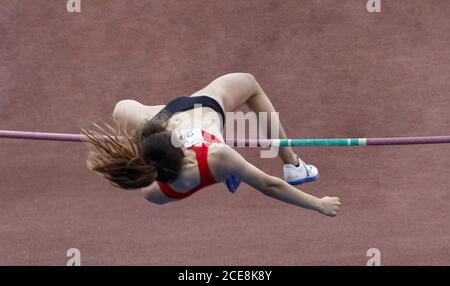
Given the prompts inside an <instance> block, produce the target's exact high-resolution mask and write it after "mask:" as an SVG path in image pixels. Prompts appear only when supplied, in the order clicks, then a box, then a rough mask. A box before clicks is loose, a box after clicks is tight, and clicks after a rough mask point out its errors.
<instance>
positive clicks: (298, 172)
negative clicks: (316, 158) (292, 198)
mask: <svg viewBox="0 0 450 286" xmlns="http://www.w3.org/2000/svg"><path fill="white" fill-rule="evenodd" d="M298 161H299V162H298V166H295V165H293V164H285V165H283V172H284V180H285V181H286V182H288V183H289V184H291V185H301V184H304V183H308V182H313V181H315V180H317V179H318V178H319V170H317V168H316V167H315V166H313V165H308V164H305V162H303V161H302V160H301V159H300V158H299V159H298Z"/></svg>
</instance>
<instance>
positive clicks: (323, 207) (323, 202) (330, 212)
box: [319, 197, 341, 216]
mask: <svg viewBox="0 0 450 286" xmlns="http://www.w3.org/2000/svg"><path fill="white" fill-rule="evenodd" d="M340 207H341V202H340V201H339V198H338V197H323V198H321V199H319V212H320V213H321V214H324V215H326V216H336V214H337V212H338V211H339V208H340Z"/></svg>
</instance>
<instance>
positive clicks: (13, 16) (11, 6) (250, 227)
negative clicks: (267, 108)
mask: <svg viewBox="0 0 450 286" xmlns="http://www.w3.org/2000/svg"><path fill="white" fill-rule="evenodd" d="M61 2H63V3H61ZM64 2H65V1H44V0H39V1H37V0H35V1H15V0H2V1H1V7H2V9H1V10H0V34H1V35H2V36H1V41H0V61H1V65H0V120H1V121H0V122H1V125H0V127H1V129H10V130H30V131H44V132H46V131H47V132H64V133H76V132H79V127H81V126H87V125H88V124H89V122H91V121H98V120H100V119H108V118H109V117H110V114H111V111H112V109H113V107H114V104H115V103H116V102H117V101H118V100H120V99H125V98H132V99H136V100H138V101H141V102H143V103H144V104H149V105H151V104H164V103H165V102H166V101H167V100H169V99H171V98H174V97H176V96H179V95H186V94H189V93H191V92H194V91H195V90H197V89H199V88H200V87H202V86H203V85H205V84H207V83H208V82H209V81H211V80H212V79H214V78H215V77H217V76H219V75H221V74H225V73H228V72H234V71H245V72H251V73H253V74H254V75H255V76H256V77H257V79H258V80H259V82H260V83H261V85H262V86H263V88H264V89H265V90H266V91H267V93H268V94H269V95H270V97H271V98H272V99H273V102H274V105H275V106H276V107H277V109H279V111H280V114H281V118H282V120H283V121H284V122H285V125H286V128H287V130H288V133H289V134H290V136H291V137H309V138H320V137H385V136H386V137H387V136H421V135H424V136H425V135H445V134H449V133H450V116H449V107H450V96H449V94H448V92H449V90H450V81H449V80H448V78H449V74H450V53H449V49H448V47H449V46H450V34H449V33H448V31H449V28H450V18H449V17H448V14H449V13H450V2H449V1H446V0H440V1H439V0H437V1H419V0H415V1H408V3H407V4H406V3H403V2H404V1H393V0H389V1H388V0H385V1H382V3H383V7H382V9H383V11H382V12H381V13H376V14H370V13H368V12H367V11H366V9H365V5H366V2H367V1H357V0H345V1H331V0H329V1H297V0H295V1H268V0H253V1H251V0H234V1H225V0H220V1H219V0H214V1H206V0H205V1H191V0H190V1H174V0H153V1H144V0H142V1H138V0H134V1H116V0H114V1H98V0H89V1H82V5H83V6H82V9H83V11H82V13H81V14H69V13H67V12H66V10H65V3H64ZM297 150H298V153H299V154H301V155H302V157H303V158H304V159H305V160H306V161H307V162H311V163H314V164H315V165H317V166H318V167H319V169H320V171H321V179H320V180H319V181H318V182H317V183H314V184H310V185H307V186H305V187H303V189H304V190H305V191H307V192H311V193H313V194H315V195H318V196H324V195H337V196H339V197H340V198H341V200H342V203H343V207H342V210H341V212H340V214H339V215H338V216H337V217H336V218H327V217H322V216H320V215H319V214H316V213H313V212H308V211H305V210H303V209H300V208H296V207H292V206H289V205H286V204H283V203H281V202H278V201H275V200H271V199H269V198H267V197H265V196H263V195H261V194H259V193H258V192H257V191H255V190H253V189H251V188H249V187H247V186H241V188H240V190H239V191H238V193H236V194H234V195H232V194H229V193H228V192H227V191H226V190H225V188H224V187H223V186H222V185H216V186H213V187H210V188H208V189H205V190H203V191H201V192H199V193H197V194H196V195H194V196H193V197H191V198H189V199H186V200H184V201H181V202H178V203H174V204H171V205H166V206H156V205H152V204H150V203H147V202H146V201H145V200H144V199H142V197H141V195H140V194H139V193H137V192H134V193H133V192H126V191H121V190H117V189H114V188H113V187H110V186H109V185H108V183H107V182H106V181H104V180H102V179H101V178H100V177H98V176H96V175H95V174H93V173H91V172H89V171H88V170H87V169H86V168H85V162H84V159H85V156H86V151H87V150H86V148H85V146H83V145H82V144H79V143H60V142H40V141H19V140H1V141H0V158H1V159H0V183H1V185H0V218H1V220H0V221H1V223H0V264H2V265H17V264H21V265H23V264H25V265H64V264H65V263H66V261H67V259H68V258H67V257H66V256H65V254H66V250H67V249H69V248H72V247H76V248H79V249H80V251H81V260H82V264H83V265H175V264H176V265H179V264H181V265H209V264H212V265H234V264H237V265H252V264H256V265H365V263H366V261H367V259H368V258H367V257H366V251H367V250H368V249H369V248H372V247H375V248H378V249H380V251H381V260H382V264H384V265H429V264H432V265H448V264H450V245H449V244H450V219H449V217H450V190H449V185H450V175H449V170H450V161H449V159H448V158H449V156H450V146H448V145H440V146H402V147H374V148H369V147H367V148H344V149H343V148H326V149H324V148H320V149H319V148H317V149H312V148H311V149H297ZM242 153H243V154H244V155H245V156H246V157H248V158H249V160H250V161H251V162H254V163H255V164H257V165H258V166H260V167H261V168H262V169H263V170H265V171H267V172H269V173H271V174H275V175H279V176H280V175H281V163H280V162H279V161H275V160H267V159H264V160H263V159H259V153H258V150H256V149H251V150H242Z"/></svg>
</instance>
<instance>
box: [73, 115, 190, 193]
mask: <svg viewBox="0 0 450 286" xmlns="http://www.w3.org/2000/svg"><path fill="white" fill-rule="evenodd" d="M167 123H168V119H167V118H165V117H161V118H158V119H156V120H147V121H146V123H145V124H144V127H143V128H142V129H140V130H137V131H136V132H135V134H132V135H130V134H129V133H128V131H127V126H126V125H127V124H126V121H124V120H118V121H116V127H113V126H111V125H109V124H107V123H103V124H102V125H103V126H101V125H99V124H96V123H93V126H94V127H95V129H92V128H91V129H86V128H82V129H81V132H82V134H83V135H85V138H84V139H83V141H84V142H85V143H86V144H87V145H88V148H89V154H88V158H87V167H88V169H90V170H92V171H94V172H96V173H98V174H99V175H101V176H103V177H105V178H106V179H107V180H108V181H109V182H110V183H111V184H112V185H114V186H116V187H120V188H123V189H137V188H142V187H146V186H148V185H150V184H151V183H153V182H154V181H155V180H158V181H160V182H164V183H168V182H171V181H173V180H175V179H176V177H177V176H178V175H179V173H180V171H181V166H182V159H183V157H184V154H183V152H182V150H181V149H180V148H177V147H176V146H174V145H173V144H172V141H171V137H172V132H171V131H169V130H167Z"/></svg>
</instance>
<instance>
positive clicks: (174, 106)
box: [154, 95, 225, 125]
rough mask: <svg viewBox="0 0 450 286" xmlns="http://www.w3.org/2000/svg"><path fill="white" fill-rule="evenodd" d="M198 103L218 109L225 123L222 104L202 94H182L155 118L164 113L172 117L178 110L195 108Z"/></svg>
mask: <svg viewBox="0 0 450 286" xmlns="http://www.w3.org/2000/svg"><path fill="white" fill-rule="evenodd" d="M196 104H201V105H202V107H209V108H212V109H213V110H214V111H216V112H217V113H218V114H219V115H220V116H221V117H222V124H223V125H225V112H224V110H223V109H222V107H221V106H220V104H219V103H218V102H217V101H216V100H215V99H213V98H211V97H209V96H206V95H200V96H192V97H190V96H180V97H177V98H175V99H174V100H171V101H170V102H169V103H167V105H166V106H165V107H164V108H163V109H161V111H159V112H158V113H157V114H156V115H155V117H154V118H155V119H156V118H159V117H161V116H163V115H165V116H168V117H169V118H170V117H172V115H174V114H175V113H177V112H182V111H186V110H190V109H194V108H195V105H196Z"/></svg>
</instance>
